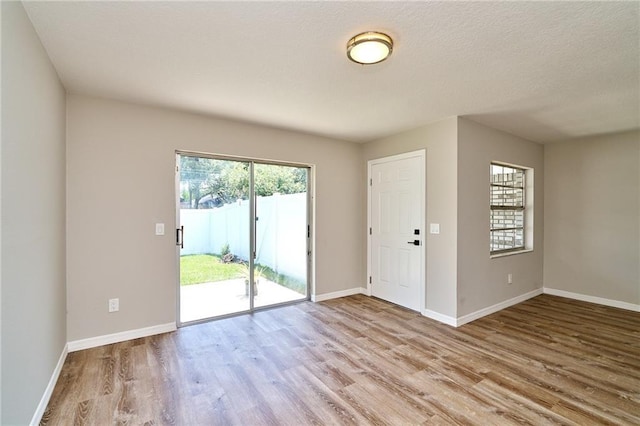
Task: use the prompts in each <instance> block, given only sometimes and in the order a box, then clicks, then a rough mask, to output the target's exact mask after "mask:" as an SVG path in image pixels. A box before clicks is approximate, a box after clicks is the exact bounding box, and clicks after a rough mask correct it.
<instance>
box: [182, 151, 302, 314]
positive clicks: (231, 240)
mask: <svg viewBox="0 0 640 426" xmlns="http://www.w3.org/2000/svg"><path fill="white" fill-rule="evenodd" d="M176 161H177V167H176V170H177V177H176V187H177V193H178V194H177V204H178V206H177V216H178V229H177V231H176V243H177V244H178V245H179V256H178V258H179V262H178V268H179V272H180V279H179V292H178V293H179V294H178V297H179V323H180V324H184V323H190V322H195V321H202V320H207V319H210V318H215V317H221V316H227V315H233V314H237V313H241V312H251V311H253V310H254V309H256V308H262V307H267V306H273V305H278V304H283V303H288V302H293V301H297V300H303V299H306V298H307V297H308V278H307V277H308V266H309V248H308V247H309V237H310V235H309V229H310V228H309V197H308V187H309V169H308V168H307V167H299V166H292V165H279V164H269V163H260V162H255V161H249V160H246V161H244V160H237V159H226V158H221V157H220V158H219V157H214V156H211V157H209V156H204V155H196V154H190V153H178V154H177V156H176Z"/></svg>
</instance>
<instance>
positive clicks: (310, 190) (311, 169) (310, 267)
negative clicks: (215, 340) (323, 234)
mask: <svg viewBox="0 0 640 426" xmlns="http://www.w3.org/2000/svg"><path fill="white" fill-rule="evenodd" d="M181 156H185V157H199V158H208V159H212V160H227V161H237V162H243V163H248V164H249V212H250V213H249V246H250V250H249V252H250V253H249V257H250V259H249V265H250V266H251V267H250V268H249V282H250V283H252V282H254V269H255V266H254V261H255V257H254V251H255V250H256V220H255V218H256V196H255V175H254V171H255V167H254V166H255V165H256V164H266V165H274V166H288V167H297V168H303V169H307V212H306V219H307V244H306V248H307V256H306V261H307V264H306V270H307V274H306V275H307V276H306V279H307V291H306V295H305V297H304V298H301V299H299V300H294V301H289V302H281V303H274V304H272V305H268V306H260V307H256V306H254V286H253V285H250V286H249V309H248V310H244V311H239V312H234V313H231V314H223V315H218V316H215V317H208V318H203V319H200V320H195V321H187V322H182V321H181V320H180V244H179V241H178V236H177V235H178V232H180V167H179V166H180V157H181ZM174 173H175V197H174V203H175V208H176V220H175V225H176V226H175V229H176V241H175V244H176V278H175V282H176V283H177V285H176V326H177V327H185V326H189V325H194V324H200V323H204V322H209V321H215V320H218V319H223V318H228V317H234V316H238V315H244V314H248V313H252V312H258V311H263V310H267V309H273V308H277V307H281V306H287V305H293V304H296V303H300V302H303V301H307V300H310V299H311V289H312V286H313V285H315V284H314V278H315V273H314V272H315V267H314V265H315V261H314V259H315V251H314V250H313V247H314V246H315V243H314V241H315V240H314V235H315V233H314V221H313V219H314V212H315V206H314V205H313V200H314V199H315V196H314V188H315V181H314V177H315V166H314V165H313V164H305V163H294V162H288V161H276V160H265V159H261V158H252V157H240V156H233V155H226V154H212V153H205V152H197V151H185V150H176V151H175V168H174ZM180 234H181V235H180V239H182V238H184V235H182V232H180Z"/></svg>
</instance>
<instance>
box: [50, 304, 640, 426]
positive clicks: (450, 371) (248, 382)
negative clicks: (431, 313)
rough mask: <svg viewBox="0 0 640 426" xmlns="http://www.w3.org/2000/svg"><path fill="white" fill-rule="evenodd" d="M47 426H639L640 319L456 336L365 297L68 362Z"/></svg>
mask: <svg viewBox="0 0 640 426" xmlns="http://www.w3.org/2000/svg"><path fill="white" fill-rule="evenodd" d="M41 424H43V425H70V424H91V425H106V424H135V425H138V424H149V425H151V424H154V425H160V424H177V425H214V424H220V425H226V424H236V425H262V424H280V425H304V424H317V425H334V424H335V425H338V424H340V425H342V424H345V425H351V424H391V425H413V424H425V425H443V424H447V425H449V424H477V425H503V424H505V425H508V424H535V425H540V424H578V425H590V424H616V425H638V424H640V313H635V312H631V311H624V310H620V309H615V308H608V307H603V306H598V305H593V304H589V303H583V302H576V301H571V300H568V299H563V298H559V297H553V296H548V295H543V296H538V297H536V298H534V299H531V300H529V301H527V302H524V303H521V304H519V305H517V306H513V307H511V308H508V309H506V310H503V311H501V312H499V313H496V314H493V315H490V316H488V317H485V318H482V319H480V320H477V321H475V322H473V323H470V324H467V325H465V326H462V327H460V328H458V329H455V328H452V327H449V326H446V325H441V324H439V323H437V322H435V321H432V320H430V319H428V318H425V317H422V316H420V315H419V314H417V313H414V312H411V311H408V310H405V309H402V308H399V307H397V306H395V305H392V304H389V303H386V302H383V301H380V300H377V299H374V298H369V297H365V296H360V295H358V296H351V297H346V298H342V299H335V300H331V301H327V302H322V303H310V302H305V303H301V304H298V305H294V306H289V307H285V308H280V309H273V310H269V311H263V312H259V313H256V314H253V315H246V316H240V317H235V318H230V319H224V320H219V321H214V322H210V323H207V324H201V325H196V326H191V327H186V328H183V329H180V330H179V331H177V332H174V333H167V334H163V335H158V336H153V337H147V338H143V339H137V340H132V341H129V342H123V343H118V344H113V345H108V346H103V347H99V348H94V349H88V350H84V351H79V352H74V353H71V354H69V355H68V357H67V360H66V362H65V364H64V367H63V369H62V373H61V375H60V378H59V380H58V383H57V385H56V388H55V390H54V392H53V395H52V398H51V400H50V403H49V406H48V407H47V410H46V412H45V415H44V417H43V420H42V422H41Z"/></svg>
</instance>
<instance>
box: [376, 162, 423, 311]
mask: <svg viewBox="0 0 640 426" xmlns="http://www.w3.org/2000/svg"><path fill="white" fill-rule="evenodd" d="M414 157H418V158H420V159H421V160H422V161H421V165H422V167H420V180H421V182H422V185H420V197H421V200H420V229H421V230H422V244H421V245H420V313H421V314H423V313H424V312H425V310H426V292H427V288H426V261H427V256H426V254H427V235H428V233H427V230H426V223H427V220H426V219H427V217H426V216H427V214H426V213H427V210H426V199H427V182H426V179H425V178H426V171H427V161H426V160H427V150H426V149H419V150H416V151H410V152H405V153H402V154H396V155H391V156H388V157H382V158H375V159H373V160H369V161H367V230H366V232H367V283H366V289H367V292H366V294H367V296H371V285H372V283H371V281H372V278H371V277H372V270H373V268H372V266H373V265H372V264H371V248H372V247H371V228H372V224H371V204H372V201H373V200H372V199H371V186H372V182H373V176H372V175H371V169H372V167H373V166H374V165H376V164H383V163H389V162H393V161H398V160H405V159H407V158H414Z"/></svg>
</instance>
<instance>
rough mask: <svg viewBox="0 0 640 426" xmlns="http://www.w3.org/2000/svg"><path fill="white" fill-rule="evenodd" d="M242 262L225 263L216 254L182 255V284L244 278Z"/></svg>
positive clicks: (244, 268)
mask: <svg viewBox="0 0 640 426" xmlns="http://www.w3.org/2000/svg"><path fill="white" fill-rule="evenodd" d="M245 275H246V267H245V266H244V265H243V264H241V263H224V262H222V260H220V257H219V256H216V255H214V254H192V255H187V256H180V285H191V284H201V283H209V282H215V281H224V280H233V279H236V278H244V276H245Z"/></svg>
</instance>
